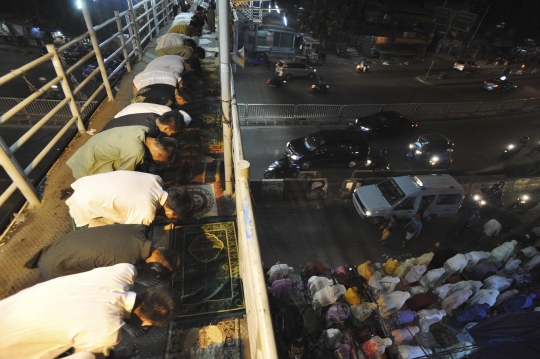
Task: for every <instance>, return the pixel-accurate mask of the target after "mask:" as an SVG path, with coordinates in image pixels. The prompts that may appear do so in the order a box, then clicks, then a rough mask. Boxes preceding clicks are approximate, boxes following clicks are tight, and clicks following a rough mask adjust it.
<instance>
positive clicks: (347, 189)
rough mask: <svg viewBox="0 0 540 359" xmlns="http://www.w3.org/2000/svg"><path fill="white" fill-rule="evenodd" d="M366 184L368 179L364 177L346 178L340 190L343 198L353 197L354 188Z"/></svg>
mask: <svg viewBox="0 0 540 359" xmlns="http://www.w3.org/2000/svg"><path fill="white" fill-rule="evenodd" d="M365 184H366V181H365V180H364V179H363V178H348V179H346V180H344V181H343V183H342V184H341V189H340V190H339V193H340V195H341V199H351V198H352V195H353V192H354V190H355V189H357V188H358V187H360V186H363V185H365Z"/></svg>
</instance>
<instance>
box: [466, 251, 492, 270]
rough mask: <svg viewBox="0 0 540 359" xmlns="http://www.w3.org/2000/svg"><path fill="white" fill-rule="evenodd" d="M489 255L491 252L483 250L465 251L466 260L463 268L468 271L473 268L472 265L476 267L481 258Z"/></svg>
mask: <svg viewBox="0 0 540 359" xmlns="http://www.w3.org/2000/svg"><path fill="white" fill-rule="evenodd" d="M490 255H491V253H489V252H484V251H473V252H469V253H465V258H467V261H468V263H467V266H466V267H465V269H466V270H468V271H469V270H471V269H473V268H474V267H476V264H478V262H479V261H480V260H481V259H484V258H489V256H490Z"/></svg>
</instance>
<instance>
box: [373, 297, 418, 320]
mask: <svg viewBox="0 0 540 359" xmlns="http://www.w3.org/2000/svg"><path fill="white" fill-rule="evenodd" d="M410 297H411V293H408V292H400V291H395V292H392V293H388V294H383V295H381V296H380V297H379V299H377V304H378V305H379V312H380V313H381V316H382V317H383V318H385V319H388V318H389V317H390V316H391V315H392V314H394V313H395V312H397V311H399V310H400V309H401V307H403V304H405V301H406V300H407V299H409V298H410Z"/></svg>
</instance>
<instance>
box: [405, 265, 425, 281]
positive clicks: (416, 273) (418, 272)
mask: <svg viewBox="0 0 540 359" xmlns="http://www.w3.org/2000/svg"><path fill="white" fill-rule="evenodd" d="M426 270H427V265H426V264H418V265H415V266H412V267H411V269H410V270H409V271H408V272H407V274H405V279H406V280H407V282H409V283H414V282H418V280H420V277H422V276H423V275H424V273H425V272H426Z"/></svg>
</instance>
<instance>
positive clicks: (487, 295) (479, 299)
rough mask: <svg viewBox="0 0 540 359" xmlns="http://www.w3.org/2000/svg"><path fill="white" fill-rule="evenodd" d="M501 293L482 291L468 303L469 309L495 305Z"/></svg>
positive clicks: (490, 290) (494, 290) (495, 290)
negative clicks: (477, 306)
mask: <svg viewBox="0 0 540 359" xmlns="http://www.w3.org/2000/svg"><path fill="white" fill-rule="evenodd" d="M498 295H499V291H498V290H497V289H480V290H479V291H477V292H476V293H475V294H474V295H473V296H472V297H471V298H469V300H468V301H467V302H466V303H467V307H470V306H471V305H475V304H484V303H487V304H489V306H490V307H492V306H493V304H495V301H496V300H497V296H498Z"/></svg>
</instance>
